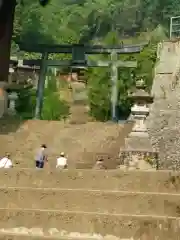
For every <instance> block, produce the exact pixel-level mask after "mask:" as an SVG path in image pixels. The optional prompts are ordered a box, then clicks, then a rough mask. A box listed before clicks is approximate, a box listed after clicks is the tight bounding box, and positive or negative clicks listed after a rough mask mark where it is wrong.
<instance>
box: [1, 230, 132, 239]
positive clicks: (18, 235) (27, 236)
mask: <svg viewBox="0 0 180 240" xmlns="http://www.w3.org/2000/svg"><path fill="white" fill-rule="evenodd" d="M12 230H14V229H8V231H12ZM16 231H18V230H17V229H16ZM19 231H20V233H9V232H4V233H0V240H57V239H59V240H101V239H102V240H103V239H104V240H110V238H109V237H108V236H107V237H105V238H103V237H101V238H100V237H99V238H98V237H97V238H96V237H93V236H92V237H87V235H88V234H86V236H85V237H83V236H80V237H75V236H74V237H72V236H71V235H72V234H70V236H71V237H69V236H60V234H59V235H58V234H55V235H53V236H50V235H49V236H48V235H46V236H43V235H36V234H22V232H21V229H20V230H19ZM75 234H77V233H74V235H75ZM111 237H112V238H111V240H113V239H114V240H117V237H113V236H111ZM123 240H124V239H123ZM127 240H128V239H127Z"/></svg>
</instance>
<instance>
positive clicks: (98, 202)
mask: <svg viewBox="0 0 180 240" xmlns="http://www.w3.org/2000/svg"><path fill="white" fill-rule="evenodd" d="M0 199H1V200H0V208H9V209H11V208H14V207H15V208H16V207H17V208H22V209H23V208H32V209H42V210H43V209H46V210H48V209H51V210H62V211H63V210H67V211H70V210H71V211H84V212H97V213H114V214H123V213H124V214H150V215H164V216H173V217H175V216H176V217H180V194H168V193H167V194H158V193H143V192H126V191H101V190H99V191H92V190H88V189H87V190H80V189H74V190H73V189H41V188H40V189H36V188H34V189H33V188H29V189H28V188H27V189H26V188H14V189H13V188H7V189H2V188H0Z"/></svg>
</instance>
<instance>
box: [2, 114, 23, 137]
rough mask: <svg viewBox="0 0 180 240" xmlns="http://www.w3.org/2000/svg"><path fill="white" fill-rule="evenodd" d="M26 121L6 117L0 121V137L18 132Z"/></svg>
mask: <svg viewBox="0 0 180 240" xmlns="http://www.w3.org/2000/svg"><path fill="white" fill-rule="evenodd" d="M24 122H25V121H24V120H22V119H20V118H19V117H15V116H5V117H3V118H1V119H0V135H6V134H9V133H14V132H16V131H17V130H18V129H19V127H20V126H21V125H22V124H23V123H24Z"/></svg>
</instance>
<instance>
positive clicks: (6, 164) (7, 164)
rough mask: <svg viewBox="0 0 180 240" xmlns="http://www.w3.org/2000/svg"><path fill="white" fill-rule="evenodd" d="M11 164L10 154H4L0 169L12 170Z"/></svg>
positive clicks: (0, 161)
mask: <svg viewBox="0 0 180 240" xmlns="http://www.w3.org/2000/svg"><path fill="white" fill-rule="evenodd" d="M12 167H13V164H12V161H11V159H10V154H9V153H6V155H5V156H4V157H3V158H2V159H1V160H0V168H12Z"/></svg>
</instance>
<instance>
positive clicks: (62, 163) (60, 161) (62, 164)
mask: <svg viewBox="0 0 180 240" xmlns="http://www.w3.org/2000/svg"><path fill="white" fill-rule="evenodd" d="M56 161H57V163H56V168H57V169H66V168H67V158H66V157H65V153H64V152H61V154H60V157H58V158H57V160H56Z"/></svg>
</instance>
